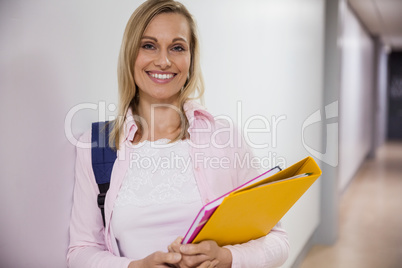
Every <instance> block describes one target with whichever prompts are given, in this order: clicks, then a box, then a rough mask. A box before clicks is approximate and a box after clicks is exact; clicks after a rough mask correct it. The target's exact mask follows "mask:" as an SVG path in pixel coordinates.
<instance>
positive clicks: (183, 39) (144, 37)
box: [141, 35, 187, 43]
mask: <svg viewBox="0 0 402 268" xmlns="http://www.w3.org/2000/svg"><path fill="white" fill-rule="evenodd" d="M141 39H150V40H152V41H154V42H156V43H158V39H156V38H155V37H152V36H147V35H146V36H143V37H142V38H141ZM176 41H183V42H185V43H187V40H186V39H185V38H183V37H176V38H174V39H173V40H172V43H174V42H176Z"/></svg>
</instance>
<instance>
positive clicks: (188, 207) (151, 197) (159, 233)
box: [111, 139, 202, 259]
mask: <svg viewBox="0 0 402 268" xmlns="http://www.w3.org/2000/svg"><path fill="white" fill-rule="evenodd" d="M168 142H169V140H167V139H162V140H157V141H155V142H150V141H144V142H141V143H139V144H137V145H135V146H134V147H135V148H134V150H133V151H132V153H131V155H130V165H129V168H128V170H127V173H126V176H125V178H124V180H123V183H122V186H121V189H120V191H119V193H118V196H117V199H116V202H115V204H114V209H113V215H112V222H111V223H112V231H113V233H114V235H115V237H116V239H117V244H118V245H119V249H120V253H121V255H122V256H125V257H129V258H132V259H142V258H144V257H146V256H148V255H149V254H151V253H153V252H155V251H159V250H160V251H165V252H166V251H167V246H168V245H169V244H170V243H172V242H173V241H174V240H175V239H176V238H177V237H178V236H184V235H185V234H186V232H187V229H188V228H189V227H190V224H191V223H192V221H193V219H194V218H195V216H196V215H197V213H198V211H199V209H200V208H201V206H202V203H201V197H200V194H199V191H198V187H197V184H196V182H195V178H194V173H193V166H192V162H191V158H190V154H189V144H188V142H187V141H185V140H184V141H183V140H180V141H177V142H174V143H170V144H169V143H168Z"/></svg>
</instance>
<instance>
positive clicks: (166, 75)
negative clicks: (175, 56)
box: [150, 73, 173, 79]
mask: <svg viewBox="0 0 402 268" xmlns="http://www.w3.org/2000/svg"><path fill="white" fill-rule="evenodd" d="M150 75H151V76H152V77H153V78H156V79H170V78H172V77H173V74H153V73H151V74H150Z"/></svg>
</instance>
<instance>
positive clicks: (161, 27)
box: [143, 13, 190, 42]
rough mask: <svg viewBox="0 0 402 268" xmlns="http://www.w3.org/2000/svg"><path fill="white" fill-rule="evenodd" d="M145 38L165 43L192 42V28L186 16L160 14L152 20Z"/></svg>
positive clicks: (144, 34) (144, 35)
mask: <svg viewBox="0 0 402 268" xmlns="http://www.w3.org/2000/svg"><path fill="white" fill-rule="evenodd" d="M143 37H152V38H155V39H157V40H158V41H159V40H164V41H173V40H174V39H177V38H179V39H183V40H185V41H186V42H190V26H189V24H188V21H187V19H186V17H185V16H183V15H181V14H178V13H162V14H158V15H156V16H155V18H153V19H152V20H151V22H150V23H149V24H148V26H147V28H146V29H145V31H144V33H143Z"/></svg>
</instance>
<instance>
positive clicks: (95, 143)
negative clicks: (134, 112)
mask: <svg viewBox="0 0 402 268" xmlns="http://www.w3.org/2000/svg"><path fill="white" fill-rule="evenodd" d="M113 125H114V124H113V122H108V121H107V122H95V123H92V135H91V142H92V143H91V145H92V146H91V156H92V170H93V172H94V175H95V179H96V183H97V184H98V187H99V192H100V193H99V195H98V207H99V208H100V210H101V213H102V219H103V225H105V211H104V204H105V197H106V193H107V191H108V190H109V184H110V177H111V175H112V169H113V165H114V162H115V160H116V157H117V154H116V151H115V150H113V149H112V148H110V146H109V133H110V129H112V128H113Z"/></svg>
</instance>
